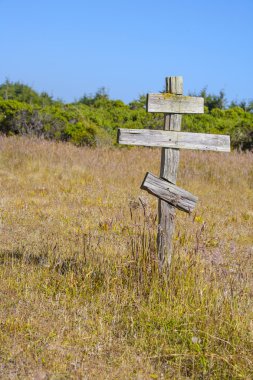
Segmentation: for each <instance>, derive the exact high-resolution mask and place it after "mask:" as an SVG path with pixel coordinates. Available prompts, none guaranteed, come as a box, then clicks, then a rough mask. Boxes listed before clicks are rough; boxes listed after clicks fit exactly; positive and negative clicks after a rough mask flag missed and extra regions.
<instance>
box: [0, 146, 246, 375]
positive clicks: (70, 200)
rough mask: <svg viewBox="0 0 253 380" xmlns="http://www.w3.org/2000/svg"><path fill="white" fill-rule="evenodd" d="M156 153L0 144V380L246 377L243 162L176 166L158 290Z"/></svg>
mask: <svg viewBox="0 0 253 380" xmlns="http://www.w3.org/2000/svg"><path fill="white" fill-rule="evenodd" d="M159 154H160V153H159V149H141V148H140V149H117V150H116V149H94V150H93V149H89V148H85V149H78V148H75V147H74V146H71V145H64V144H56V143H53V142H45V141H38V140H28V139H23V138H20V139H17V138H8V139H7V138H1V140H0V179H1V184H0V243H1V246H0V278H1V286H0V296H1V301H0V302H1V304H0V305H1V307H0V323H1V330H0V374H1V376H0V377H1V378H3V379H251V378H252V377H253V372H252V368H253V353H252V352H253V345H252V340H253V328H252V327H253V325H252V295H253V291H252V285H253V284H252V268H253V155H252V154H250V153H249V154H238V153H231V154H215V153H201V152H183V153H182V155H181V157H182V158H181V166H180V171H179V179H178V183H179V185H181V186H183V187H184V188H186V189H187V190H189V191H191V192H193V193H194V194H196V195H198V196H199V198H200V202H199V204H198V206H197V209H196V212H194V213H193V214H192V215H191V216H187V215H185V214H183V213H181V212H178V214H177V226H176V232H175V241H174V259H173V266H172V270H171V272H170V275H169V277H167V276H163V277H162V276H159V274H158V270H157V261H156V247H155V239H156V212H157V211H156V205H157V201H156V199H155V198H153V197H152V196H150V195H148V194H146V193H145V192H143V191H141V190H140V189H139V187H140V184H141V182H142V180H143V177H144V175H145V173H146V171H151V172H153V173H154V174H157V173H158V167H159V160H160V157H159ZM139 197H141V200H140V199H139Z"/></svg>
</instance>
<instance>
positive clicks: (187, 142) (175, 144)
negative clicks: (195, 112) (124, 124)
mask: <svg viewBox="0 0 253 380" xmlns="http://www.w3.org/2000/svg"><path fill="white" fill-rule="evenodd" d="M118 142H119V144H126V145H144V146H153V147H163V148H177V149H194V150H212V151H216V152H230V136H227V135H213V134H207V133H190V132H176V131H160V130H151V129H119V131H118Z"/></svg>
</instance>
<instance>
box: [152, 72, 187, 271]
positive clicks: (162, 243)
mask: <svg viewBox="0 0 253 380" xmlns="http://www.w3.org/2000/svg"><path fill="white" fill-rule="evenodd" d="M166 92H168V93H176V94H179V95H182V94H183V78H182V77H168V78H166ZM181 121H182V115H178V114H174V115H172V114H165V115H164V130H166V131H169V130H171V131H180V130H181ZM179 157H180V151H179V149H170V148H162V153H161V168H160V177H162V178H165V179H167V180H168V181H170V182H172V183H174V184H175V183H176V180H177V170H178V165H179ZM175 210H176V209H175V207H173V206H171V205H170V204H169V203H167V202H165V201H163V200H161V199H159V200H158V231H157V250H158V258H159V267H160V270H162V269H163V270H169V268H170V264H171V258H172V248H173V244H172V236H173V232H174V225H175V223H174V219H175Z"/></svg>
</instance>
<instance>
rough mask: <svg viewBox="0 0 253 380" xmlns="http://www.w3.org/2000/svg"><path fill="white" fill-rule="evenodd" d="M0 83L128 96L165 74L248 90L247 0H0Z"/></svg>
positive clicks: (194, 83) (251, 81)
mask: <svg viewBox="0 0 253 380" xmlns="http://www.w3.org/2000/svg"><path fill="white" fill-rule="evenodd" d="M0 15H1V21H0V36H1V46H0V52H1V55H0V83H2V82H3V81H5V79H6V78H8V79H9V80H11V81H20V82H22V83H25V84H28V85H30V86H32V87H33V88H34V89H35V90H37V91H46V92H48V93H49V94H50V95H53V96H54V98H61V99H62V100H64V101H68V102H70V101H73V100H75V99H78V98H80V97H81V96H82V95H83V94H84V93H86V94H90V93H95V92H96V91H97V89H98V88H99V87H102V86H104V87H105V88H106V89H107V90H108V92H109V95H110V97H111V98H113V99H116V98H117V99H122V100H124V101H125V102H129V101H131V100H133V99H135V98H138V96H139V95H140V94H142V93H147V92H158V91H160V90H162V88H163V86H164V78H165V77H166V76H169V75H182V76H183V77H184V92H185V94H187V93H188V92H189V91H191V92H193V91H196V92H199V91H200V90H201V89H202V88H203V87H204V86H207V87H208V91H209V92H211V93H218V92H219V91H220V90H221V89H223V90H224V91H225V93H226V96H227V98H228V99H229V100H232V99H235V100H241V99H246V100H249V99H253V75H252V74H253V0H240V1H239V0H211V1H203V0H201V1H200V0H174V1H172V0H159V1H149V0H146V1H143V0H140V1H138V0H135V1H133V0H128V1H127V0H126V1H124V0H123V1H116V0H107V1H106V0H104V1H102V0H96V1H86V0H71V1H70V0H68V1H66V0H41V1H40V0H37V1H36V0H23V1H22V0H0Z"/></svg>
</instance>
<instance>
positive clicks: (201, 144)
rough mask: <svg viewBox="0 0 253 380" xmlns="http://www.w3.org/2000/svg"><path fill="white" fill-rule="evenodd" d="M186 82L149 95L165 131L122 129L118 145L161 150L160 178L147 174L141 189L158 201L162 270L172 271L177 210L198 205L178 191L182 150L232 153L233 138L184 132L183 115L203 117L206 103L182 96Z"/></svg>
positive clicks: (171, 82) (174, 81)
mask: <svg viewBox="0 0 253 380" xmlns="http://www.w3.org/2000/svg"><path fill="white" fill-rule="evenodd" d="M182 94H183V78H182V77H168V78H166V93H162V94H161V93H160V94H148V95H147V111H148V112H160V113H164V130H163V131H161V130H150V129H119V130H118V143H119V144H126V145H144V146H154V147H155V146H156V147H159V148H162V157H161V167H160V178H158V177H156V176H154V175H152V174H151V173H147V174H146V176H145V178H144V181H143V183H142V186H141V188H142V189H145V190H147V191H148V192H149V193H151V194H153V195H155V196H156V197H158V198H159V204H158V218H159V219H158V233H157V249H158V257H159V266H160V269H166V268H169V267H170V263H171V257H172V234H173V230H174V219H175V208H178V209H179V210H181V211H185V212H188V213H190V212H192V210H193V208H194V207H195V204H196V202H197V197H195V196H194V195H193V194H191V193H189V192H188V191H185V190H183V189H180V188H179V187H177V186H176V185H175V184H176V179H177V170H178V164H179V149H198V150H214V151H216V152H230V137H229V136H226V135H214V134H206V133H189V132H181V131H180V130H181V118H182V116H181V114H184V113H188V114H199V113H204V99H203V98H201V97H193V96H183V95H182Z"/></svg>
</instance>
